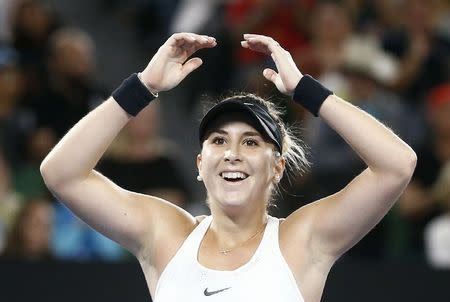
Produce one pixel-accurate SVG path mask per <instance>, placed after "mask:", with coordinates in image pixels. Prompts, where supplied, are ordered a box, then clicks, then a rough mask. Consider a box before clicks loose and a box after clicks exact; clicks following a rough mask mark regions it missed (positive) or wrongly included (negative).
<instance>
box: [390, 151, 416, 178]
mask: <svg viewBox="0 0 450 302" xmlns="http://www.w3.org/2000/svg"><path fill="white" fill-rule="evenodd" d="M416 164H417V155H416V153H415V152H414V151H413V150H412V149H410V150H408V152H406V153H405V154H404V155H402V160H400V161H399V165H398V167H397V169H396V172H395V174H396V176H397V177H400V178H401V179H404V180H406V181H408V182H409V180H410V179H411V177H412V176H413V174H414V170H415V169H416Z"/></svg>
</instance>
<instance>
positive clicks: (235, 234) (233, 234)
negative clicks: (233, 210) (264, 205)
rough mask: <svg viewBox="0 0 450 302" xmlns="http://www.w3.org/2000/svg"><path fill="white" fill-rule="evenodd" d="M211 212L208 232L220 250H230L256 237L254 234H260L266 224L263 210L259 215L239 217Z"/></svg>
mask: <svg viewBox="0 0 450 302" xmlns="http://www.w3.org/2000/svg"><path fill="white" fill-rule="evenodd" d="M211 212H212V216H213V221H212V223H211V226H210V229H209V231H208V232H210V235H211V237H213V239H214V241H215V242H216V244H217V246H218V247H220V249H228V248H232V247H234V246H236V245H239V244H241V243H242V242H245V241H246V240H248V239H249V238H251V237H252V236H254V237H258V236H256V235H255V234H257V235H258V233H262V230H263V229H264V226H265V225H266V223H267V212H266V211H265V210H264V211H260V212H259V213H257V212H254V213H255V214H251V215H247V214H244V215H239V216H227V215H225V214H223V213H221V214H219V213H217V212H215V211H213V210H212V211H211ZM260 231H261V232H260Z"/></svg>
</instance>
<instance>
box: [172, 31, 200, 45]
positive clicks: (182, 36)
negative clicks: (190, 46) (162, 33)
mask: <svg viewBox="0 0 450 302" xmlns="http://www.w3.org/2000/svg"><path fill="white" fill-rule="evenodd" d="M194 41H195V38H194V37H193V35H192V34H190V33H176V34H173V35H172V36H171V37H170V38H169V40H168V43H169V45H170V46H174V47H181V46H184V45H185V44H186V43H192V42H194Z"/></svg>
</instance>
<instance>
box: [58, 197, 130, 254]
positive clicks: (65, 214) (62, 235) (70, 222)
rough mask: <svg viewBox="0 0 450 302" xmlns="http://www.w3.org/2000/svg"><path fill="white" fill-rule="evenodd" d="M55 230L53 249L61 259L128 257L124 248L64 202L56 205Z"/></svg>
mask: <svg viewBox="0 0 450 302" xmlns="http://www.w3.org/2000/svg"><path fill="white" fill-rule="evenodd" d="M54 210H55V218H54V230H53V234H52V239H51V251H52V253H53V255H54V256H55V257H56V258H57V259H60V260H74V261H89V260H101V261H118V260H122V259H123V258H124V255H126V254H125V251H124V249H123V248H122V247H121V246H120V245H118V244H117V243H115V242H114V241H112V240H110V239H108V238H106V237H105V236H103V235H102V234H100V233H98V232H97V231H95V230H94V229H92V228H91V227H89V226H88V225H87V224H86V223H84V222H83V221H82V220H80V219H79V218H77V217H76V216H75V215H74V214H73V213H72V212H71V211H70V210H69V209H68V208H66V207H65V206H64V205H63V204H62V203H60V202H57V203H56V204H55V207H54Z"/></svg>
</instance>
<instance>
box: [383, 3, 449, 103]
mask: <svg viewBox="0 0 450 302" xmlns="http://www.w3.org/2000/svg"><path fill="white" fill-rule="evenodd" d="M436 3H437V2H436V1H424V0H410V1H400V2H398V7H397V11H398V12H399V13H400V14H399V16H398V20H399V23H400V24H399V26H398V27H396V28H393V29H391V30H389V31H387V32H386V33H385V34H384V37H383V45H384V48H385V49H386V50H387V51H389V52H391V53H392V54H394V55H396V56H397V57H398V58H399V59H400V60H401V68H400V74H399V75H398V78H397V80H396V81H395V82H394V83H393V85H392V87H393V88H394V89H395V90H396V91H398V92H399V93H401V94H402V95H403V96H404V97H405V100H406V101H407V102H409V103H411V104H420V103H421V102H422V100H423V97H424V96H425V94H426V93H427V92H428V91H429V90H430V89H431V88H432V87H433V86H435V85H437V84H439V83H441V82H443V81H445V80H447V79H448V76H449V56H450V40H449V39H448V37H445V36H443V35H442V33H441V32H439V31H438V30H436V28H435V17H436Z"/></svg>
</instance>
